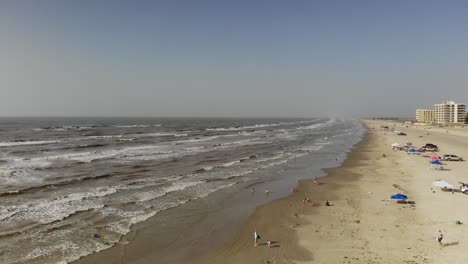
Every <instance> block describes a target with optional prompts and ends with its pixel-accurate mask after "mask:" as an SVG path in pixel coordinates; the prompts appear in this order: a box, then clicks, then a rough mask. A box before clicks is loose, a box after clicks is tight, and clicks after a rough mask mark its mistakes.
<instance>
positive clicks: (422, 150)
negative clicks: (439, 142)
mask: <svg viewBox="0 0 468 264" xmlns="http://www.w3.org/2000/svg"><path fill="white" fill-rule="evenodd" d="M416 151H417V152H419V153H422V152H426V150H424V149H418V150H416Z"/></svg>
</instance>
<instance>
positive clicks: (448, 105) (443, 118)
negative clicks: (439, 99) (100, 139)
mask: <svg viewBox="0 0 468 264" xmlns="http://www.w3.org/2000/svg"><path fill="white" fill-rule="evenodd" d="M434 106H435V107H434V114H435V122H436V123H439V124H459V123H461V124H463V123H465V119H466V105H464V104H457V103H455V102H454V101H447V102H443V103H441V104H436V105H434Z"/></svg>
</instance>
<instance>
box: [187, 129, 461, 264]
mask: <svg viewBox="0 0 468 264" xmlns="http://www.w3.org/2000/svg"><path fill="white" fill-rule="evenodd" d="M366 124H367V125H368V127H369V133H368V135H367V136H366V138H365V140H364V141H363V142H361V143H360V144H359V145H358V146H356V148H355V149H354V151H353V152H352V153H351V154H350V156H349V158H348V159H347V160H346V161H345V162H344V164H343V165H342V166H341V167H339V168H335V169H329V170H327V172H328V174H329V176H327V177H324V178H321V179H320V185H316V184H314V183H313V182H312V181H302V182H301V183H300V184H299V187H298V192H297V193H295V194H292V195H290V196H289V197H286V198H284V199H280V200H277V201H274V202H272V203H270V204H267V205H265V206H261V207H260V208H258V209H257V211H256V212H255V213H254V215H252V217H251V218H250V219H249V221H248V223H247V224H246V225H245V227H244V228H243V229H242V230H241V232H240V234H239V235H238V238H237V239H235V240H234V241H233V242H232V243H230V244H228V245H226V246H224V247H222V248H221V249H220V250H217V251H215V252H213V253H211V254H209V255H207V256H204V257H203V258H201V259H199V260H197V261H195V263H468V256H467V255H466V250H465V249H466V246H465V245H467V244H468V235H467V231H468V230H467V225H466V223H465V224H463V225H456V224H455V222H456V220H459V221H462V222H464V221H467V219H468V211H467V210H466V204H467V202H468V195H465V194H462V193H458V192H455V193H454V194H452V193H451V192H443V191H441V190H440V189H434V192H433V190H432V187H431V183H432V182H433V181H435V180H438V179H445V180H447V181H449V182H451V183H452V184H454V185H455V186H457V185H456V183H457V182H458V181H467V180H468V175H467V169H468V163H467V162H450V163H447V165H446V168H448V169H449V170H447V171H434V170H432V169H430V167H429V162H428V158H425V157H421V156H416V155H415V156H412V155H408V154H407V153H405V152H400V151H392V149H391V144H392V143H394V142H399V143H406V142H413V143H414V144H415V145H416V146H422V145H424V144H425V143H428V142H431V143H434V144H438V145H439V147H440V149H441V151H440V154H443V153H453V154H458V155H462V156H464V157H468V155H467V154H468V151H467V149H468V148H467V146H468V143H467V142H466V138H465V134H464V133H465V132H459V131H458V132H457V133H450V132H449V133H446V132H445V130H434V131H431V132H430V135H425V134H424V130H423V129H421V128H406V127H404V125H401V124H400V125H399V126H400V127H397V128H398V129H399V130H402V131H405V132H407V134H408V136H406V137H404V136H397V135H395V134H394V133H392V132H385V131H382V129H380V126H381V125H393V123H389V122H384V121H366ZM395 124H396V123H395ZM396 125H398V124H396ZM383 154H385V157H384V156H383ZM395 193H403V194H406V195H407V196H408V197H409V200H410V201H413V202H414V204H398V203H397V202H396V201H393V200H392V201H388V198H389V197H390V195H392V194H395ZM304 197H310V198H311V199H312V200H313V201H314V206H312V207H310V206H307V205H306V206H304V205H303V202H302V201H303V199H304ZM326 199H329V200H330V201H331V203H332V205H333V206H330V207H326V206H324V202H325V200H326ZM254 229H257V230H258V232H259V233H260V234H261V236H262V240H261V242H263V243H262V244H261V245H260V246H259V247H257V248H255V247H254V246H253V230H254ZM438 230H441V231H442V233H443V234H444V236H445V238H444V240H443V241H442V242H443V245H439V244H438V243H437V241H436V237H437V235H438ZM267 239H268V240H271V241H273V244H272V247H271V248H268V247H267V246H266V244H265V241H266V240H267Z"/></svg>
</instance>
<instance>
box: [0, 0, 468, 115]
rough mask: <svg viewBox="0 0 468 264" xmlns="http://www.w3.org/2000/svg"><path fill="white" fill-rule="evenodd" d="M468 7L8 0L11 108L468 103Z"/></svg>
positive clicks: (320, 109) (93, 110) (1, 9)
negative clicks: (446, 101) (448, 101)
mask: <svg viewBox="0 0 468 264" xmlns="http://www.w3.org/2000/svg"><path fill="white" fill-rule="evenodd" d="M97 2H99V3H97ZM467 14H468V2H467V1H345V0H343V1H274V0H272V1H253V0H252V1H240V0H238V1H203V0H202V1H193V0H187V1H178V0H172V1H105V0H104V1H91V0H89V1H47V0H45V1H33V0H31V1H21V0H18V1H16V0H11V1H2V2H1V3H0V30H1V31H0V32H1V34H0V58H1V60H0V90H1V91H2V96H1V98H0V115H2V116H16V115H20V116H21V115H49V116H50V115H60V116H62V115H64V116H245V117H250V116H269V117H288V116H291V117H292V116H298V117H302V116H303V117H307V116H330V115H332V116H355V117H359V116H370V115H387V116H388V115H391V116H413V115H414V110H415V108H417V107H430V106H431V105H432V104H434V103H437V102H440V101H443V100H447V99H453V100H456V101H460V102H463V103H468V88H467V84H468V74H467V73H468V51H467V47H468V15H467Z"/></svg>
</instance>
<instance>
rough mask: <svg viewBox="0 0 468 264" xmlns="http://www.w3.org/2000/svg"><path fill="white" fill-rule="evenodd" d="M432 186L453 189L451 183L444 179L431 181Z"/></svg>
mask: <svg viewBox="0 0 468 264" xmlns="http://www.w3.org/2000/svg"><path fill="white" fill-rule="evenodd" d="M432 186H434V187H439V188H448V189H453V185H452V184H450V183H448V182H447V181H444V180H440V181H435V182H433V183H432Z"/></svg>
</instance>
